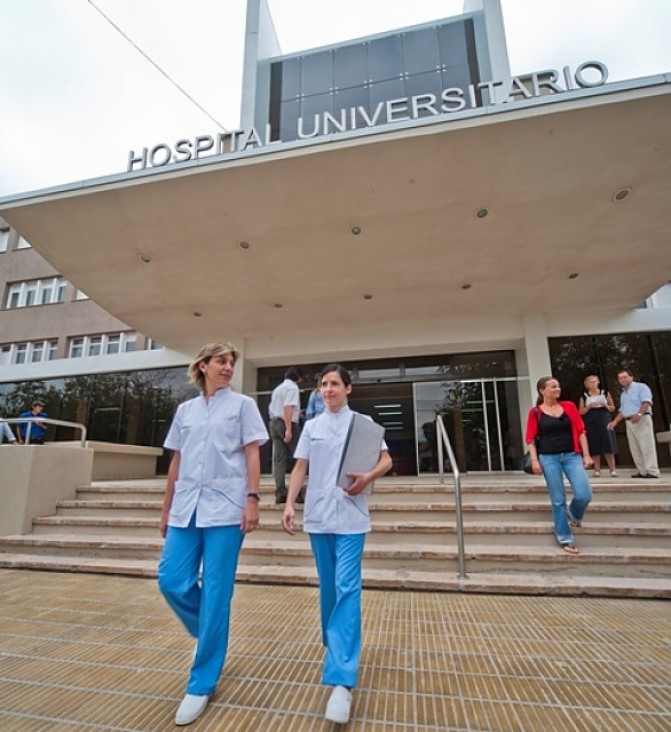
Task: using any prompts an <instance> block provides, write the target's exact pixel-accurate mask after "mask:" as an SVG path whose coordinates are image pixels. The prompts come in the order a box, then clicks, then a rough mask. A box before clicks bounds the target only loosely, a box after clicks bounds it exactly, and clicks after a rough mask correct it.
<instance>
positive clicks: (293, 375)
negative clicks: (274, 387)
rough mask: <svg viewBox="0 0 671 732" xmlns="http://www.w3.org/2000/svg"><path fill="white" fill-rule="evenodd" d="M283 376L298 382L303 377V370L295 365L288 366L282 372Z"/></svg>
mask: <svg viewBox="0 0 671 732" xmlns="http://www.w3.org/2000/svg"><path fill="white" fill-rule="evenodd" d="M284 378H285V379H290V380H291V381H295V382H296V383H298V382H299V381H300V380H301V379H302V378H303V371H302V370H301V369H297V368H296V367H295V366H289V368H288V369H287V370H286V371H285V372H284Z"/></svg>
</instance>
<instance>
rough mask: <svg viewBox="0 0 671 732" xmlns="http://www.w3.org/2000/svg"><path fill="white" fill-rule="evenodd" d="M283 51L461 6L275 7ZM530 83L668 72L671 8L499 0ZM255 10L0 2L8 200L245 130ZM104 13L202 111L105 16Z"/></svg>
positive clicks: (366, 0) (59, 0)
mask: <svg viewBox="0 0 671 732" xmlns="http://www.w3.org/2000/svg"><path fill="white" fill-rule="evenodd" d="M268 2H269V5H270V8H271V11H272V13H273V17H274V19H275V26H276V30H277V33H278V36H279V39H280V44H281V46H282V51H283V52H284V53H293V52H295V51H299V50H302V49H306V48H311V47H315V46H322V45H327V44H331V43H336V42H339V41H344V40H349V39H352V38H357V37H360V36H366V35H370V34H373V33H381V32H383V31H387V30H391V29H394V28H399V27H403V26H406V25H413V24H416V23H424V22H427V21H430V20H437V19H440V18H444V17H449V16H451V15H455V14H458V13H459V12H461V9H462V7H463V0H397V1H396V2H390V0H337V2H334V1H333V0H330V1H327V0H268ZM501 2H502V7H503V13H504V21H505V26H506V35H507V39H508V51H509V56H510V65H511V70H512V72H513V74H522V73H526V72H530V71H536V70H540V69H545V68H558V69H560V68H561V67H563V66H564V65H566V64H568V65H570V66H571V67H572V68H575V67H576V66H577V65H578V64H580V63H581V62H583V61H586V60H588V59H596V60H599V61H603V62H604V63H606V65H607V66H608V68H609V71H610V79H609V81H615V80H621V79H630V78H637V77H640V76H650V75H653V74H657V73H663V72H671V42H670V41H669V29H671V0H501ZM245 6H246V2H245V0H0V29H1V30H2V33H1V34H0V39H1V40H0V196H6V195H11V194H15V193H19V192H22V191H27V190H35V189H40V188H45V187H48V186H52V185H58V184H61V183H68V182H72V181H78V180H83V179H88V178H93V177H98V176H102V175H109V174H113V173H123V172H124V171H125V170H126V163H127V158H128V151H129V150H130V149H135V150H139V149H141V148H142V147H145V146H147V147H152V146H153V145H155V144H157V143H159V142H166V143H169V144H173V143H174V142H175V141H176V140H178V139H180V138H184V137H186V138H191V139H192V138H193V137H195V136H196V135H200V134H214V133H216V132H218V131H220V127H219V125H222V126H224V127H226V128H229V129H235V128H236V127H237V126H238V124H239V111H240V87H241V75H242V53H243V40H244V26H245ZM96 8H98V9H99V10H100V11H102V12H103V13H104V14H105V15H107V16H108V17H109V18H110V19H111V20H112V21H113V22H114V23H115V24H116V25H117V26H118V27H119V28H120V29H121V30H123V32H124V33H125V34H127V35H128V36H129V37H130V38H131V39H132V40H133V41H134V43H135V44H136V45H137V46H139V47H140V48H141V49H142V50H143V51H144V52H145V53H146V54H147V55H148V56H150V57H151V59H152V60H153V61H154V62H155V63H156V64H157V65H158V66H159V67H160V68H161V69H162V70H163V72H165V74H167V75H168V76H169V77H171V79H173V80H174V82H175V83H176V84H178V85H179V86H181V87H182V88H183V89H184V90H185V91H186V92H187V93H188V95H189V96H190V97H192V98H193V99H194V100H195V101H196V102H197V103H198V105H200V107H202V108H203V110H205V111H202V110H201V109H199V107H198V106H197V105H196V104H194V103H193V102H191V101H189V99H188V98H187V97H186V96H185V95H184V94H182V93H181V92H180V91H179V90H178V89H177V88H176V87H175V86H174V85H173V84H172V83H171V82H170V81H168V80H167V79H166V77H165V76H164V75H163V74H162V73H161V72H160V71H158V70H157V69H156V68H155V66H153V65H152V64H151V63H150V62H149V61H147V60H146V59H145V58H144V57H143V56H142V55H141V54H140V53H139V52H138V51H137V50H136V49H135V48H134V47H133V46H132V45H131V44H130V43H129V42H128V41H127V40H125V39H124V37H123V36H122V35H121V34H120V33H119V32H118V31H117V30H115V28H114V27H113V26H112V25H111V24H110V23H109V22H108V21H107V20H105V18H103V16H102V15H101V14H100V13H99V12H98V10H96Z"/></svg>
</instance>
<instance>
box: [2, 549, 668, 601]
mask: <svg viewBox="0 0 671 732" xmlns="http://www.w3.org/2000/svg"><path fill="white" fill-rule="evenodd" d="M0 567H2V568H12V569H30V570H40V571H45V570H52V571H57V572H91V573H97V574H114V575H127V576H132V577H144V578H155V577H156V576H157V567H158V562H157V561H156V560H142V559H116V560H113V559H107V558H83V557H79V556H58V557H54V556H40V555H31V554H0ZM236 577H237V580H238V582H249V583H264V584H292V585H308V586H316V585H317V575H316V572H315V569H314V566H310V567H307V566H306V567H286V566H277V565H250V566H241V567H239V569H238V572H237V575H236ZM363 585H364V587H365V588H366V589H383V588H384V589H408V590H429V591H434V592H476V593H494V594H515V595H556V596H567V597H570V596H595V597H632V598H653V599H654V598H656V599H671V579H659V578H636V577H594V576H590V575H582V574H580V573H575V572H567V573H566V574H564V575H562V576H556V575H554V576H548V575H547V574H546V573H542V572H537V573H516V574H508V573H504V574H499V573H488V572H481V573H478V574H470V575H468V576H467V577H465V578H459V577H457V575H456V574H455V573H453V572H441V573H437V572H420V571H406V570H394V569H390V570H381V569H364V571H363Z"/></svg>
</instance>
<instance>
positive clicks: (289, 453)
mask: <svg viewBox="0 0 671 732" xmlns="http://www.w3.org/2000/svg"><path fill="white" fill-rule="evenodd" d="M301 381H303V372H302V371H301V370H300V369H297V368H295V367H294V366H291V367H290V368H288V369H287V370H286V372H285V374H284V381H283V382H282V383H281V384H279V386H276V387H275V389H273V393H272V395H271V397H270V405H269V406H268V414H269V416H270V436H271V438H272V440H273V477H274V479H275V503H286V500H287V483H286V480H287V478H286V474H287V468H288V467H289V466H290V465H292V464H293V454H294V450H295V449H296V444H297V443H298V418H299V417H300V412H301V395H300V391H299V390H298V385H299V384H300V383H301Z"/></svg>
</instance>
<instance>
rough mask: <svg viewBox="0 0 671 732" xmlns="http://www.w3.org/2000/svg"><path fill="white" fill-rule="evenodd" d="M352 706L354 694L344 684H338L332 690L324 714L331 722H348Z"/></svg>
mask: <svg viewBox="0 0 671 732" xmlns="http://www.w3.org/2000/svg"><path fill="white" fill-rule="evenodd" d="M351 706H352V694H351V692H350V691H349V689H346V688H345V687H344V686H336V687H334V688H333V691H332V692H331V698H330V699H329V702H328V704H327V705H326V714H325V715H324V716H325V717H326V719H328V721H329V722H336V723H337V724H346V723H347V722H348V721H349V712H350V707H351Z"/></svg>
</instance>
